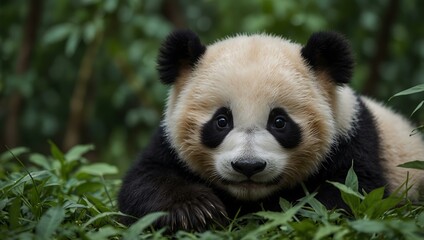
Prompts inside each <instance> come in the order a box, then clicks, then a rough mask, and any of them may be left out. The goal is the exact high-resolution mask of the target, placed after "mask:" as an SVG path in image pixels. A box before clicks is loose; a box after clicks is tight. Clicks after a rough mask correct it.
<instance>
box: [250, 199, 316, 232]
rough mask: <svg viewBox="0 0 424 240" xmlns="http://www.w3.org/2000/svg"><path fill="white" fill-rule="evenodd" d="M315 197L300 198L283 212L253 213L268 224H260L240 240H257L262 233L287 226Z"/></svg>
mask: <svg viewBox="0 0 424 240" xmlns="http://www.w3.org/2000/svg"><path fill="white" fill-rule="evenodd" d="M315 195H316V194H315V193H313V194H310V195H307V196H306V197H304V198H302V199H301V200H300V202H299V203H297V204H296V205H295V206H293V207H292V208H290V209H288V210H287V211H285V212H270V211H264V212H257V213H255V215H257V216H260V217H263V218H265V219H268V220H270V222H267V223H266V224H262V225H260V226H259V227H257V228H255V229H253V231H250V232H248V233H247V234H246V235H245V236H244V237H243V238H242V239H257V238H258V236H260V235H261V234H262V233H264V232H267V231H269V230H270V229H273V228H275V227H277V226H279V225H283V224H287V222H288V221H290V220H291V219H292V218H293V217H294V215H295V214H296V213H297V212H298V211H299V210H300V209H301V208H302V207H303V206H304V205H305V204H306V203H308V202H309V201H310V199H312V198H313V197H314V196H315Z"/></svg>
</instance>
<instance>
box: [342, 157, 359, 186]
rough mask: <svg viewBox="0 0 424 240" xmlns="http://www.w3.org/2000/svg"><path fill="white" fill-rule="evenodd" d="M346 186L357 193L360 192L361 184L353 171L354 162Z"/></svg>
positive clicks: (348, 173)
mask: <svg viewBox="0 0 424 240" xmlns="http://www.w3.org/2000/svg"><path fill="white" fill-rule="evenodd" d="M345 185H346V186H347V187H349V188H351V189H352V190H354V191H355V192H358V190H359V184H358V177H357V176H356V173H355V171H354V170H353V161H352V166H351V167H350V168H349V171H348V172H347V176H346V180H345Z"/></svg>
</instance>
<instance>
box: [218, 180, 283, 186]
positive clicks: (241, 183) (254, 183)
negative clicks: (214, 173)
mask: <svg viewBox="0 0 424 240" xmlns="http://www.w3.org/2000/svg"><path fill="white" fill-rule="evenodd" d="M222 183H223V184H224V185H232V186H238V187H243V188H261V187H269V186H275V185H277V184H278V183H279V181H278V179H276V180H273V181H268V182H257V181H253V180H252V179H247V180H243V181H231V180H226V179H223V180H222Z"/></svg>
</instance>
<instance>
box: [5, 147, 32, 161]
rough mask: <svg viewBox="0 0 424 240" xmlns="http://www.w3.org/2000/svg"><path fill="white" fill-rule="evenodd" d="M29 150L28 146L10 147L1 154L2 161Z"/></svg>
mask: <svg viewBox="0 0 424 240" xmlns="http://www.w3.org/2000/svg"><path fill="white" fill-rule="evenodd" d="M27 152H29V148H26V147H16V148H12V149H8V150H6V151H5V152H4V153H2V154H1V155H0V162H5V161H9V160H11V159H14V158H15V157H18V156H19V155H22V154H24V153H27Z"/></svg>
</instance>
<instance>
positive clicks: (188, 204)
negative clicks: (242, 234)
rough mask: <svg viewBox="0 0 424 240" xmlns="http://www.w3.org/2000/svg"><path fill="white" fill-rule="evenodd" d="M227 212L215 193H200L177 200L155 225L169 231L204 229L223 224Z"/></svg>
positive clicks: (224, 223) (225, 221)
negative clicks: (183, 199)
mask: <svg viewBox="0 0 424 240" xmlns="http://www.w3.org/2000/svg"><path fill="white" fill-rule="evenodd" d="M227 220H228V218H227V213H226V211H225V208H224V205H223V204H222V202H221V200H220V199H219V198H218V197H216V196H215V194H213V193H210V194H207V195H206V194H200V195H198V196H196V197H194V198H190V199H187V200H185V201H179V202H176V203H174V204H172V206H170V208H169V210H168V215H167V216H164V217H162V218H160V219H159V220H158V221H157V223H156V225H157V227H160V228H161V227H167V228H168V230H169V231H171V232H176V231H178V230H185V231H197V232H201V231H205V230H206V229H208V228H209V227H211V226H225V225H226V223H227Z"/></svg>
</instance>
